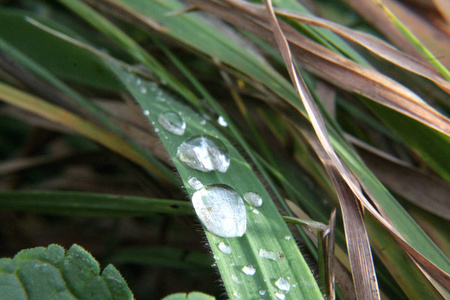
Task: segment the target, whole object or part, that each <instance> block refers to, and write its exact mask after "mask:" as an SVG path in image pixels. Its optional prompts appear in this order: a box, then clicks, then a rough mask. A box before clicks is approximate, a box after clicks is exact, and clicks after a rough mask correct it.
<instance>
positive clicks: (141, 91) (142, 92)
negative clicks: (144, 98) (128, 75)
mask: <svg viewBox="0 0 450 300" xmlns="http://www.w3.org/2000/svg"><path fill="white" fill-rule="evenodd" d="M139 93H141V94H147V88H146V87H145V86H141V87H139Z"/></svg>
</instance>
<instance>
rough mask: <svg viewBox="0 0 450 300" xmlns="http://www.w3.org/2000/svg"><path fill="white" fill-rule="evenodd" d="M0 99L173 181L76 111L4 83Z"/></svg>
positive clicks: (123, 141) (115, 137)
mask: <svg viewBox="0 0 450 300" xmlns="http://www.w3.org/2000/svg"><path fill="white" fill-rule="evenodd" d="M0 99H1V100H3V101H5V102H7V103H9V104H11V105H14V106H17V107H20V108H22V109H24V110H27V111H29V112H31V113H35V114H37V115H39V116H41V117H44V118H46V119H48V120H50V121H53V122H56V123H58V124H61V125H63V126H66V127H67V128H69V129H72V130H74V131H76V132H78V133H80V134H82V135H84V136H86V137H87V138H90V139H91V140H93V141H95V142H97V143H99V144H101V145H103V146H105V147H107V148H109V149H111V150H112V151H115V152H117V153H118V154H120V155H122V156H123V157H126V158H128V159H129V160H131V161H133V162H135V163H136V164H138V165H140V166H142V167H143V168H145V169H147V170H149V171H150V172H151V173H153V174H155V175H157V176H158V177H160V178H164V179H166V180H169V177H167V176H166V175H165V174H164V173H162V171H161V170H160V169H159V168H158V167H156V166H155V165H154V164H153V163H152V162H150V161H149V160H148V158H147V157H146V156H145V155H143V154H142V153H141V152H139V151H137V150H136V149H135V148H134V147H133V146H132V145H131V144H130V143H129V142H128V141H126V140H125V139H123V138H122V137H119V136H117V135H115V134H113V133H111V132H109V131H106V130H105V129H103V128H101V127H99V126H97V125H95V124H92V123H90V122H88V121H86V120H84V119H82V118H80V117H78V116H76V115H74V114H73V113H71V112H69V111H67V110H64V109H62V108H59V107H58V106H56V105H53V104H50V103H48V102H46V101H44V100H43V99H41V98H38V97H36V96H33V95H31V94H28V93H25V92H22V91H20V90H18V89H16V88H14V87H11V86H9V85H6V84H4V83H1V82H0Z"/></svg>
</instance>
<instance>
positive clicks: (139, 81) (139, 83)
mask: <svg viewBox="0 0 450 300" xmlns="http://www.w3.org/2000/svg"><path fill="white" fill-rule="evenodd" d="M135 83H136V85H141V83H142V80H141V79H140V78H139V77H138V78H136V81H135Z"/></svg>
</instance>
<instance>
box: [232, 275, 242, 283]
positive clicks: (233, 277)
mask: <svg viewBox="0 0 450 300" xmlns="http://www.w3.org/2000/svg"><path fill="white" fill-rule="evenodd" d="M231 280H233V281H234V282H236V283H237V284H241V283H242V281H240V280H239V278H238V277H237V276H236V275H235V274H231Z"/></svg>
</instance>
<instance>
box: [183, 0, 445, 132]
mask: <svg viewBox="0 0 450 300" xmlns="http://www.w3.org/2000/svg"><path fill="white" fill-rule="evenodd" d="M187 1H188V2H191V3H193V4H196V5H198V6H199V7H201V8H202V9H203V10H205V11H208V12H210V13H212V14H214V15H216V16H218V17H220V18H222V19H224V20H226V21H228V22H230V23H232V24H234V25H236V26H238V27H241V28H243V29H245V30H247V31H249V32H250V33H252V34H255V35H256V36H258V37H260V38H262V39H264V40H267V41H268V42H270V43H272V44H274V45H275V44H276V42H275V39H274V38H273V33H272V29H271V27H270V25H269V24H268V20H267V16H266V15H265V13H264V11H262V10H261V9H260V8H259V7H255V6H254V5H249V4H247V3H246V2H242V1H235V0H224V1H220V2H217V1H215V0H212V1H205V0H187ZM279 24H280V27H281V28H282V30H283V33H284V35H285V36H286V38H287V40H288V41H289V43H290V45H291V50H292V53H293V54H294V55H295V57H296V58H297V59H298V60H299V61H300V62H301V63H302V67H304V68H305V69H307V70H308V71H310V72H311V73H313V74H315V75H317V76H318V77H320V78H322V79H324V80H326V81H328V82H330V83H332V84H334V85H336V86H337V87H339V88H341V89H344V90H347V91H350V92H355V93H357V94H360V95H363V96H366V97H368V98H370V99H372V100H374V101H376V102H378V103H380V104H382V105H384V106H387V107H389V108H391V109H393V110H396V111H398V112H400V113H401V114H404V115H406V116H408V117H410V118H413V119H415V120H417V121H419V122H421V123H423V124H425V125H427V126H429V127H431V128H433V129H434V130H437V131H440V132H442V133H444V134H445V135H447V136H450V122H449V120H448V119H447V118H446V117H445V116H443V115H441V114H440V113H439V112H437V111H436V110H434V109H433V108H432V107H431V106H429V105H428V104H427V103H426V102H424V101H423V100H422V99H421V98H420V97H419V96H417V95H416V94H415V93H413V92H412V91H411V90H409V89H407V88H406V87H404V86H403V85H401V84H399V83H398V82H396V81H395V80H393V79H391V78H389V77H387V76H385V75H383V74H381V73H379V72H377V71H374V70H370V69H367V68H364V67H362V66H360V65H359V64H357V63H355V62H353V61H351V60H349V59H347V58H345V57H343V56H341V55H339V54H336V53H335V52H333V51H331V50H328V49H327V48H325V47H323V46H321V45H319V44H317V43H315V42H314V41H312V40H310V39H308V38H306V37H305V36H303V35H302V34H301V33H299V32H298V31H297V30H295V29H294V28H292V27H291V26H289V25H288V24H286V23H285V22H283V21H279Z"/></svg>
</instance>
